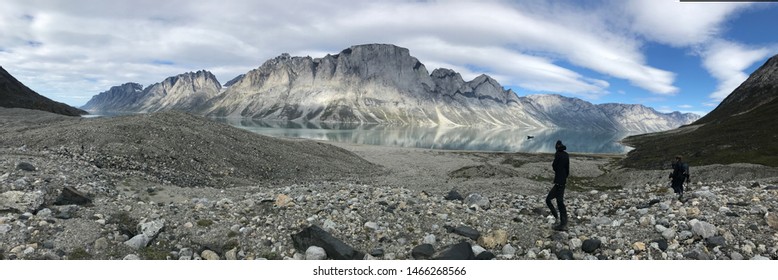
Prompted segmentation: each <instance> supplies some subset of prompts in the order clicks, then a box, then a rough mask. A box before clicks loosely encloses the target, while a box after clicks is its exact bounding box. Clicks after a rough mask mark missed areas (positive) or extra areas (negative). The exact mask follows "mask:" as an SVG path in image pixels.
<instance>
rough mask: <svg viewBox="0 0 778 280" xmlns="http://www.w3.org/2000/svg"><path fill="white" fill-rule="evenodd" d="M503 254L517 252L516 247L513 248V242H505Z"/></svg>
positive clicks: (510, 254) (511, 254)
mask: <svg viewBox="0 0 778 280" xmlns="http://www.w3.org/2000/svg"><path fill="white" fill-rule="evenodd" d="M502 254H503V255H509V256H513V255H515V254H516V248H513V246H511V244H505V246H502Z"/></svg>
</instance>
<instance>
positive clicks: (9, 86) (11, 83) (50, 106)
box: [0, 66, 88, 116]
mask: <svg viewBox="0 0 778 280" xmlns="http://www.w3.org/2000/svg"><path fill="white" fill-rule="evenodd" d="M0 107H6V108H26V109H34V110H41V111H49V112H52V113H56V114H61V115H67V116H80V115H86V114H88V113H87V112H85V111H83V110H79V109H77V108H74V107H70V106H68V105H67V104H64V103H60V102H56V101H53V100H51V99H48V98H46V97H45V96H42V95H40V94H38V93H37V92H35V91H33V90H31V89H30V88H28V87H27V86H25V85H24V84H22V83H21V82H19V80H17V79H16V78H14V77H13V76H11V74H9V73H8V72H7V71H5V69H3V67H1V66H0Z"/></svg>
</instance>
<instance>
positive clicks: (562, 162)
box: [546, 140, 570, 231]
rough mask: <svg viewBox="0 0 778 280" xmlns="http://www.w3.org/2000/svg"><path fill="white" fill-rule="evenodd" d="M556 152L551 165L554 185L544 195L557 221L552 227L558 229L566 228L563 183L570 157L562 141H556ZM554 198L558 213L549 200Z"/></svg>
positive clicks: (568, 172) (565, 180)
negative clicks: (546, 194)
mask: <svg viewBox="0 0 778 280" xmlns="http://www.w3.org/2000/svg"><path fill="white" fill-rule="evenodd" d="M555 147H556V154H554V162H553V163H552V164H551V167H553V168H554V187H552V188H551V191H549V192H548V196H546V205H548V208H549V209H551V214H553V215H554V218H556V219H557V220H558V221H559V223H558V224H556V225H554V227H553V229H554V230H558V231H566V230H567V208H566V207H565V184H566V183H567V176H568V175H570V157H569V156H568V155H567V152H565V150H566V149H567V147H565V145H563V144H562V141H560V140H557V141H556V145H555ZM555 198H556V204H557V207H559V214H557V212H556V209H555V208H554V205H553V204H551V200H552V199H555Z"/></svg>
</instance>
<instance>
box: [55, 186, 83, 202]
mask: <svg viewBox="0 0 778 280" xmlns="http://www.w3.org/2000/svg"><path fill="white" fill-rule="evenodd" d="M91 203H92V199H91V198H89V197H88V196H87V195H86V194H84V193H82V192H80V191H78V190H77V189H76V188H74V187H71V186H65V187H64V188H63V189H62V192H61V193H60V194H59V196H58V197H57V200H56V201H54V205H71V204H75V205H86V204H91Z"/></svg>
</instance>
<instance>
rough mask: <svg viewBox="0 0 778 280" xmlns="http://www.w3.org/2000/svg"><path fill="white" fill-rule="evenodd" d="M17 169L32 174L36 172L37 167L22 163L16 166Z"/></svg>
mask: <svg viewBox="0 0 778 280" xmlns="http://www.w3.org/2000/svg"><path fill="white" fill-rule="evenodd" d="M16 168H17V169H19V170H23V171H30V172H32V171H35V166H33V165H32V164H30V163H28V162H20V163H19V164H17V165H16Z"/></svg>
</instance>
